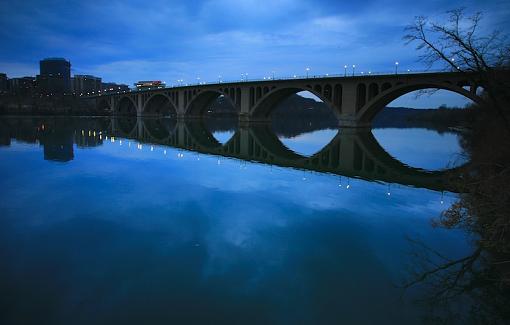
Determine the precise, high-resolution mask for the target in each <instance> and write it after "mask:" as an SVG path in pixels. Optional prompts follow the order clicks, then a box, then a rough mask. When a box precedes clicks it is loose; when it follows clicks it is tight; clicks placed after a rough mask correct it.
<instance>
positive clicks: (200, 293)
mask: <svg viewBox="0 0 510 325" xmlns="http://www.w3.org/2000/svg"><path fill="white" fill-rule="evenodd" d="M0 129H1V130H2V131H1V143H2V144H3V146H1V147H0V187H1V188H2V196H1V198H0V211H1V213H0V263H1V265H2V267H1V271H0V288H1V291H2V293H3V294H2V296H1V298H0V306H1V312H0V322H1V323H2V324H20V323H24V324H112V323H118V324H169V323H203V324H212V323H236V324H239V323H243V324H246V323H248V324H249V323H257V324H261V323H265V324H269V323H280V324H311V323H324V324H337V323H356V324H374V323H379V324H380V323H383V324H395V323H421V322H423V321H424V320H425V318H426V317H428V316H430V315H429V313H430V310H429V309H428V308H427V306H425V305H423V304H419V303H417V302H416V299H417V298H420V297H423V296H424V295H425V293H426V292H425V290H424V289H423V288H421V287H419V286H418V287H416V288H412V289H410V290H407V291H405V292H404V291H403V290H402V289H401V288H399V285H400V284H402V283H403V282H405V281H407V280H408V279H409V278H410V270H411V269H413V268H415V266H416V263H417V262H419V261H416V258H415V257H416V256H417V255H416V254H415V253H416V252H417V251H419V250H420V249H421V248H420V247H422V246H419V245H416V242H422V243H425V244H426V245H427V246H428V247H430V248H432V249H436V250H438V251H440V252H441V254H444V255H445V256H448V257H451V258H457V257H461V256H464V255H466V254H468V253H469V252H470V251H471V249H472V248H471V238H468V237H466V235H465V234H464V233H462V232H459V231H451V230H450V231H446V230H443V229H439V228H434V227H432V225H431V219H432V218H435V217H437V216H438V215H439V214H440V213H441V212H442V211H443V210H444V209H446V208H447V207H448V206H449V205H450V204H452V203H453V202H454V201H455V200H456V197H457V194H455V193H452V192H449V191H448V188H442V186H443V183H442V182H441V177H442V175H444V174H442V172H441V171H439V172H438V171H437V170H441V169H444V168H443V167H444V166H445V164H444V162H447V161H449V160H450V158H451V157H450V154H452V153H455V152H459V151H460V148H459V146H458V142H456V138H457V136H456V135H450V136H448V137H446V138H444V137H442V138H441V137H439V138H437V137H436V138H434V134H432V137H431V134H430V132H428V131H427V132H422V131H416V130H406V129H386V130H375V131H373V134H375V137H374V136H373V135H372V133H371V132H370V131H369V132H368V133H362V134H358V133H356V132H354V133H353V132H348V131H342V130H340V132H339V130H322V131H321V130H316V131H314V132H311V133H307V134H300V135H298V136H285V134H283V135H282V132H279V131H278V130H273V131H274V132H273V133H272V130H270V128H269V129H267V128H265V129H260V128H259V129H250V128H248V129H247V128H244V127H243V128H239V127H237V126H236V127H234V128H231V129H230V130H225V128H224V127H219V128H218V129H219V131H218V132H220V133H219V137H220V139H217V140H216V141H215V137H214V127H212V129H211V127H204V125H203V124H201V123H198V124H197V123H192V122H189V123H188V122H186V123H184V124H183V123H181V122H176V121H170V120H136V119H131V120H111V119H90V118H88V119H86V118H82V119H78V118H74V119H65V118H44V119H39V118H22V119H2V120H1V126H0ZM227 129H228V128H227ZM299 132H300V131H299V130H297V131H295V132H293V134H295V133H299ZM283 133H285V132H283ZM229 136H230V139H227V138H228V137H229ZM395 137H403V138H405V139H410V140H412V141H416V143H417V144H419V143H420V141H422V144H423V141H430V139H433V141H436V142H435V143H436V144H437V145H436V146H428V145H427V146H426V147H427V152H426V154H420V153H419V152H417V151H416V150H414V149H413V147H412V146H411V147H409V146H407V145H403V146H402V145H400V142H399V143H396V142H395V141H388V143H387V144H386V147H382V146H381V145H380V144H379V145H378V142H377V141H376V142H374V139H377V140H379V139H382V140H381V142H384V141H386V139H394V138H395ZM429 137H430V138H429ZM454 139H455V140H454ZM441 141H442V142H441ZM285 143H287V145H288V147H286V146H285V145H284V144H285ZM318 144H321V145H322V144H324V146H325V147H326V149H323V148H320V146H319V147H318ZM392 144H394V147H391V145H392ZM293 145H295V146H296V147H294V149H295V150H291V149H292V148H291V147H292V146H293ZM421 147H423V146H421ZM445 147H448V148H449V149H448V150H447V151H445V149H444V148H445ZM296 148H297V149H296ZM346 148H347V149H346ZM349 148H350V149H349ZM381 148H382V149H384V150H382V151H381ZM409 148H411V149H410V152H409ZM406 150H407V151H406ZM399 155H400V156H401V157H403V158H404V161H403V162H399V160H398V159H399ZM431 156H433V157H436V158H434V159H433V160H430V157H431ZM409 157H412V159H410V160H409V159H408V160H406V159H407V158H409ZM441 159H442V160H441ZM413 163H414V164H416V165H412V164H413ZM415 167H421V168H415ZM423 169H427V170H429V171H426V170H423ZM431 171H432V172H431Z"/></svg>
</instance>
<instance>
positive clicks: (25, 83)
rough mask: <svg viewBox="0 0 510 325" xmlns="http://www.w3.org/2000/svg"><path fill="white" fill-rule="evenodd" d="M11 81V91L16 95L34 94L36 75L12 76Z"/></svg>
mask: <svg viewBox="0 0 510 325" xmlns="http://www.w3.org/2000/svg"><path fill="white" fill-rule="evenodd" d="M8 82H9V91H10V92H11V93H13V94H16V95H22V96H28V95H32V94H33V93H34V90H35V78H34V77H22V78H11V79H9V80H8Z"/></svg>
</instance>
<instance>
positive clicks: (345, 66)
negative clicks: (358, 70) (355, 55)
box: [344, 64, 347, 77]
mask: <svg viewBox="0 0 510 325" xmlns="http://www.w3.org/2000/svg"><path fill="white" fill-rule="evenodd" d="M344 77H347V64H346V65H344Z"/></svg>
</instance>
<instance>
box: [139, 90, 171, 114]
mask: <svg viewBox="0 0 510 325" xmlns="http://www.w3.org/2000/svg"><path fill="white" fill-rule="evenodd" d="M142 112H143V114H147V115H150V114H156V115H164V116H169V115H171V116H176V115H177V108H176V107H175V105H174V103H173V102H172V100H171V99H170V97H168V96H167V95H165V94H162V93H155V94H153V95H152V96H151V97H149V98H148V99H147V101H146V102H145V105H144V107H143V110H142Z"/></svg>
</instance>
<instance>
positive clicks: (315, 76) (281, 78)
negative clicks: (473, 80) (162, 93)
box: [80, 69, 455, 97]
mask: <svg viewBox="0 0 510 325" xmlns="http://www.w3.org/2000/svg"><path fill="white" fill-rule="evenodd" d="M441 72H455V71H445V70H444V69H443V70H441V69H435V70H411V69H406V70H404V71H359V72H357V71H354V72H353V71H352V70H351V71H350V72H349V71H348V69H347V70H346V71H344V73H335V74H329V73H326V74H312V73H308V75H292V76H278V77H277V76H269V77H262V78H260V77H257V78H246V77H245V78H240V79H227V80H223V79H218V80H217V81H213V82H195V83H184V82H181V83H177V84H172V85H169V86H168V85H167V86H166V87H154V88H147V89H131V90H125V91H115V90H114V91H108V90H107V91H96V92H90V93H87V94H82V95H80V96H81V97H97V96H102V95H113V94H127V93H139V92H145V91H153V90H158V89H175V88H184V87H196V86H208V85H209V86H210V85H223V84H238V83H250V82H272V81H292V80H306V79H319V78H320V79H326V78H353V77H356V78H359V77H370V76H388V75H407V74H417V73H419V74H428V73H430V74H433V73H441Z"/></svg>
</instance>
